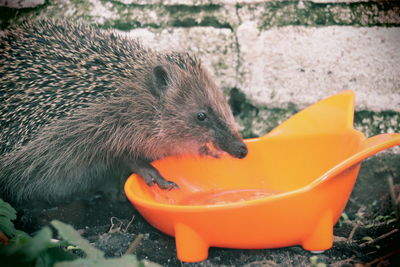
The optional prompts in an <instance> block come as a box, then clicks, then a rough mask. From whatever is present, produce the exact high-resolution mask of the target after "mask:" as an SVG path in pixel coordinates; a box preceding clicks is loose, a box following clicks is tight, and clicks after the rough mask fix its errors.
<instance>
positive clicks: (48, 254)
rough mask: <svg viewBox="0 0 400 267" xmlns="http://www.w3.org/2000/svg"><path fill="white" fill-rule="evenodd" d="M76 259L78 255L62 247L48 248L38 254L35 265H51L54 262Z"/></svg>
mask: <svg viewBox="0 0 400 267" xmlns="http://www.w3.org/2000/svg"><path fill="white" fill-rule="evenodd" d="M76 259H78V256H76V255H74V254H71V253H69V252H67V251H65V250H64V249H62V248H49V249H48V250H46V251H45V252H43V253H41V254H40V255H39V257H38V258H37V260H36V267H39V266H40V267H53V266H54V264H55V263H56V262H61V261H72V260H76Z"/></svg>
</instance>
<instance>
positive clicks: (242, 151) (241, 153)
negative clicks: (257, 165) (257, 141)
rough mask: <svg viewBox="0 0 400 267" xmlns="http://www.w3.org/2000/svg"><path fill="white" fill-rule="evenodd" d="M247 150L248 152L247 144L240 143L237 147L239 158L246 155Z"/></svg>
mask: <svg viewBox="0 0 400 267" xmlns="http://www.w3.org/2000/svg"><path fill="white" fill-rule="evenodd" d="M247 152H248V150H247V146H246V145H245V144H243V145H240V147H239V149H238V153H237V157H238V158H239V159H242V158H244V157H246V156H247Z"/></svg>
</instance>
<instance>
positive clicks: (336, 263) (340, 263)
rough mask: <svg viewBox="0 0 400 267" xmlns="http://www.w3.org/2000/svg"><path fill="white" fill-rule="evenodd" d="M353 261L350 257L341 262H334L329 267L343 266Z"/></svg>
mask: <svg viewBox="0 0 400 267" xmlns="http://www.w3.org/2000/svg"><path fill="white" fill-rule="evenodd" d="M353 260H354V257H351V258H348V259H344V260H341V261H337V262H334V263H332V264H330V265H329V266H330V267H336V266H342V265H343V264H345V263H349V262H352V261H353Z"/></svg>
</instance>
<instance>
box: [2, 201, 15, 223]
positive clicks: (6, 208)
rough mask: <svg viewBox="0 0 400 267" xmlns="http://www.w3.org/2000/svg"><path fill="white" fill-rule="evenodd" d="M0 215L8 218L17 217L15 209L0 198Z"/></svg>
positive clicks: (13, 218)
mask: <svg viewBox="0 0 400 267" xmlns="http://www.w3.org/2000/svg"><path fill="white" fill-rule="evenodd" d="M0 216H4V217H6V218H8V219H10V220H12V221H13V220H15V219H16V218H17V211H16V210H15V209H14V208H13V207H11V205H10V204H8V203H7V202H5V201H4V200H2V199H1V198H0Z"/></svg>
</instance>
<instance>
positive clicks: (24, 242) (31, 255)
mask: <svg viewBox="0 0 400 267" xmlns="http://www.w3.org/2000/svg"><path fill="white" fill-rule="evenodd" d="M50 238H51V230H50V228H49V227H44V228H42V229H41V230H40V231H39V232H37V234H36V235H35V236H34V237H33V238H30V237H27V236H26V235H20V236H19V238H18V239H13V240H14V241H15V242H11V244H10V245H7V246H4V247H1V248H0V258H6V259H9V260H10V261H12V262H31V261H33V260H35V259H36V258H37V257H38V256H39V255H40V253H42V252H43V251H45V250H46V249H47V247H48V245H49V244H50Z"/></svg>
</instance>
